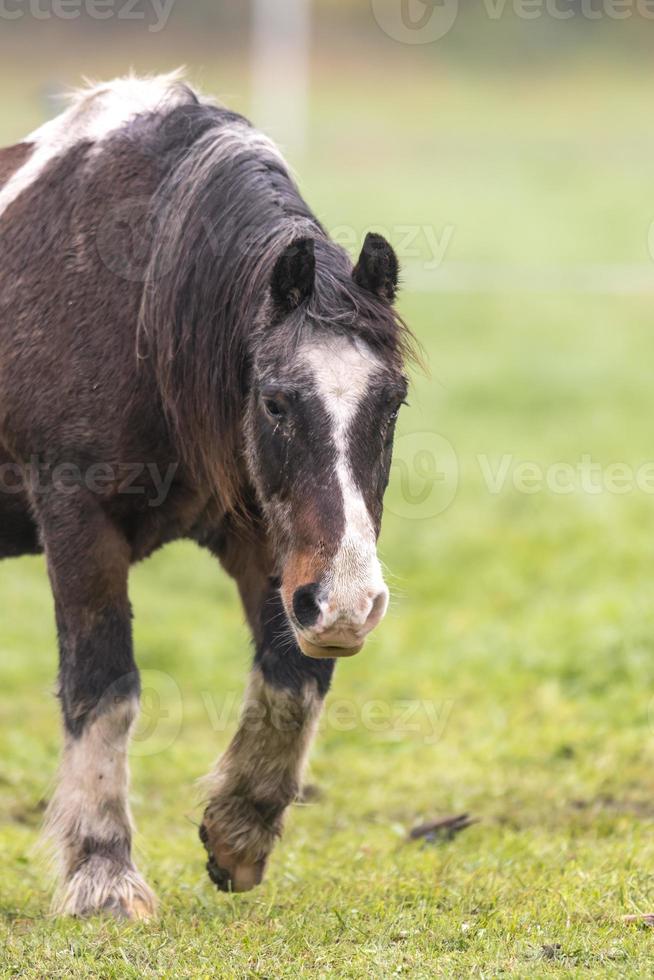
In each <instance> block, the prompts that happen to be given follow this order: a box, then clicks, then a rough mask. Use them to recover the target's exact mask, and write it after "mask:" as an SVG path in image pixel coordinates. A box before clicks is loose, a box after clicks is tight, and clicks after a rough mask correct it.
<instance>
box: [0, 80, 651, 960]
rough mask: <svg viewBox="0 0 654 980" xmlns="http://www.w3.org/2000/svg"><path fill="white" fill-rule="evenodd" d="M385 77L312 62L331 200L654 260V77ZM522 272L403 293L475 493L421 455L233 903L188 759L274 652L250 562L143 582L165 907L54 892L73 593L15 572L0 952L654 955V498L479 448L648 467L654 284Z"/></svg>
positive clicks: (1, 664)
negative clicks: (54, 821) (281, 811)
mask: <svg viewBox="0 0 654 980" xmlns="http://www.w3.org/2000/svg"><path fill="white" fill-rule="evenodd" d="M384 79H385V75H384V73H383V72H380V71H378V70H377V69H373V70H371V74H370V75H369V76H368V77H366V78H361V77H360V76H357V77H356V79H355V76H354V75H353V74H352V73H350V74H349V76H346V77H343V76H342V75H339V78H338V80H336V79H331V80H330V78H329V77H328V76H327V75H324V76H323V74H322V73H319V74H318V78H317V82H316V92H315V106H316V115H315V119H314V141H315V142H314V146H315V149H314V150H313V152H312V153H310V154H309V156H308V158H307V160H305V161H304V162H303V163H302V164H301V165H300V164H298V166H299V167H300V170H301V176H302V183H303V187H304V188H305V190H306V193H307V196H308V197H309V199H310V200H311V201H313V202H315V204H316V206H317V208H318V210H319V212H320V214H321V216H322V217H323V218H324V220H325V221H326V222H327V224H328V225H330V226H334V225H339V224H343V223H345V222H349V223H351V224H353V226H354V227H355V228H356V229H357V231H360V232H363V230H364V227H365V225H366V223H368V222H371V221H373V220H374V221H379V222H380V223H383V224H386V226H387V227H393V226H394V225H397V224H405V223H410V222H419V223H432V224H433V225H434V226H435V227H437V228H441V227H442V226H443V225H444V224H447V223H451V224H452V225H453V226H454V228H455V233H454V238H453V241H452V251H451V253H448V259H452V260H456V261H459V262H467V263H483V262H487V263H491V264H497V265H500V266H503V267H506V265H507V264H514V265H516V266H522V267H525V268H528V267H530V266H541V267H542V266H548V267H551V266H554V265H557V264H559V265H562V266H566V265H568V264H573V265H574V264H575V263H579V264H585V265H596V266H599V265H602V264H605V263H637V264H646V263H648V262H649V261H650V260H649V256H648V254H647V247H646V246H647V233H648V228H649V223H650V221H651V220H652V218H653V217H654V192H653V190H652V186H653V185H652V183H651V181H652V177H651V149H652V135H651V131H650V130H648V129H647V128H645V127H644V125H643V122H642V120H643V119H647V118H648V114H647V110H648V108H649V101H650V99H649V94H648V93H649V92H651V84H650V85H648V84H647V81H646V80H644V79H643V77H642V76H636V75H634V76H633V77H632V76H630V75H629V73H628V72H626V71H624V70H623V69H620V71H619V72H618V69H617V68H616V69H615V70H613V71H611V69H610V68H608V67H607V66H598V67H597V69H596V70H595V72H593V71H592V70H590V69H588V70H587V69H579V71H578V72H575V73H573V74H570V75H568V76H566V77H565V78H563V77H561V78H556V77H550V78H547V77H543V78H540V79H539V78H536V79H534V78H532V79H530V80H527V79H526V78H525V79H520V78H512V79H507V78H502V77H497V78H494V79H481V78H478V79H476V80H473V79H471V78H467V77H461V78H458V77H447V78H445V77H443V76H441V75H439V74H438V72H437V70H434V73H433V75H430V74H427V73H426V70H424V69H418V68H416V69H415V71H414V72H413V73H408V72H407V73H405V75H404V76H401V77H400V76H398V81H397V84H395V83H394V85H393V91H392V92H390V93H388V95H386V93H385V92H384V89H383V85H384ZM67 80H70V79H67ZM649 81H650V82H651V79H649ZM214 83H215V86H216V88H218V89H220V88H222V89H223V90H225V85H226V84H227V83H226V80H225V77H224V76H221V77H220V78H216V79H213V78H212V79H211V80H209V81H208V87H212V86H213V84H214ZM381 127H383V128H381ZM5 129H6V131H7V132H9V131H10V129H11V131H12V132H13V133H14V134H15V119H12V120H11V121H10V122H7V123H6V127H5ZM653 271H654V270H653ZM522 287H523V281H522V278H521V274H520V272H519V271H516V274H515V288H511V289H508V288H507V289H505V290H504V291H503V292H502V291H497V290H495V291H493V292H492V293H488V294H484V293H479V294H460V295H456V294H445V293H442V294H434V295H427V294H411V293H408V294H406V295H405V296H404V298H403V300H402V309H403V312H404V314H405V315H406V317H407V318H408V320H409V321H410V323H411V324H412V325H413V327H414V328H415V330H416V332H417V334H418V335H419V337H420V339H421V340H422V342H423V344H424V346H425V349H426V351H427V354H428V358H429V361H430V364H431V376H430V377H424V376H421V375H418V376H417V377H416V383H415V390H414V392H413V394H412V396H411V408H410V409H408V410H407V411H406V412H405V414H404V416H403V419H402V427H401V429H402V436H403V441H401V443H400V445H401V446H404V447H406V446H414V447H415V446H417V447H418V448H420V447H421V446H423V445H426V446H429V445H431V442H430V441H429V440H432V439H433V438H434V436H433V434H434V433H436V434H438V435H440V436H442V437H444V438H445V439H447V440H448V441H449V443H451V445H452V447H453V450H454V453H455V456H456V460H457V466H458V489H457V490H456V493H455V494H454V499H453V501H452V502H451V504H450V506H449V507H447V508H446V509H445V510H443V511H442V512H441V513H439V514H437V515H434V516H432V515H431V514H430V513H429V504H430V501H435V504H434V507H433V508H432V510H434V509H438V504H439V502H443V501H445V500H446V497H447V493H448V488H449V489H450V490H451V489H452V488H453V484H452V483H451V482H450V483H449V484H448V483H447V482H446V484H445V486H444V487H443V486H442V485H441V486H440V487H437V489H436V490H435V491H434V496H433V497H430V498H429V499H428V502H427V504H425V505H422V508H421V507H420V506H418V505H416V506H415V507H413V508H412V507H411V506H409V505H408V503H407V494H406V484H405V490H404V491H403V489H402V482H401V475H402V474H401V472H400V468H399V467H397V468H396V469H395V471H394V480H393V483H392V486H391V489H390V492H389V498H388V508H387V517H386V522H385V527H384V533H383V537H382V542H381V551H382V554H383V558H384V560H385V562H386V564H387V566H388V568H389V573H390V581H391V584H392V586H393V588H394V593H395V598H394V601H393V605H392V609H391V612H390V614H389V616H388V618H387V620H386V622H385V623H384V625H383V626H382V627H381V628H380V630H379V631H378V633H377V635H376V636H375V637H374V638H373V639H372V640H371V641H370V643H369V646H368V648H367V649H366V650H365V651H364V652H363V653H362V654H361V655H360V656H359V657H357V658H355V659H354V660H352V661H350V662H346V663H343V664H341V665H340V666H339V669H338V671H337V675H336V680H335V684H334V687H333V690H332V693H331V695H330V697H329V700H328V704H327V712H326V716H325V720H324V723H323V726H322V730H321V733H320V736H319V738H318V740H317V743H316V747H315V751H314V753H313V756H312V763H311V775H310V779H311V781H312V782H315V783H316V784H317V785H318V786H319V787H320V790H321V795H320V798H319V799H317V800H315V801H313V802H311V803H309V804H306V805H302V806H296V807H294V809H293V811H292V813H291V814H290V818H289V821H288V827H287V831H286V835H285V837H284V840H283V841H282V843H281V844H280V846H279V847H278V849H277V851H276V853H275V855H274V857H273V859H272V861H271V864H270V869H269V873H268V876H267V880H266V882H265V884H264V885H263V886H262V887H261V888H259V889H258V890H257V891H255V892H253V893H250V894H247V895H243V896H225V895H218V894H216V893H215V891H214V890H213V889H212V887H211V886H210V884H209V882H208V879H207V878H206V876H205V873H204V870H203V855H202V851H201V848H200V845H199V843H198V841H197V835H196V825H197V823H198V820H199V809H198V808H197V807H196V806H195V804H194V782H195V780H196V778H197V777H199V776H200V775H202V774H203V773H204V772H205V771H206V770H207V769H208V767H209V766H210V764H211V762H212V760H213V759H214V758H215V757H216V755H218V754H219V753H220V751H221V750H222V749H223V748H224V747H225V746H226V744H227V742H228V740H229V737H230V735H231V733H232V732H233V730H234V724H235V717H236V711H237V704H238V698H239V697H240V694H241V693H242V689H243V685H244V680H245V676H246V671H247V664H248V660H249V651H248V638H247V635H246V632H245V629H244V627H243V625H242V621H241V613H240V610H239V608H238V605H237V602H236V598H235V595H234V590H233V588H232V586H231V584H230V583H229V581H228V580H227V579H226V578H225V576H224V575H223V574H222V573H221V572H220V571H219V569H218V568H217V566H216V565H215V564H214V563H213V562H212V561H211V560H210V559H209V558H208V557H207V556H205V555H203V554H201V553H200V552H198V551H197V550H195V549H193V548H192V547H191V546H190V545H187V544H179V545H175V546H171V547H169V548H168V549H167V550H165V551H164V552H162V553H160V554H158V555H157V556H155V557H154V558H153V559H152V560H151V561H150V562H148V563H147V564H146V565H144V566H142V567H139V568H138V569H136V570H135V572H134V574H133V584H132V596H133V601H134V605H135V613H136V627H135V628H136V645H137V649H138V656H139V662H140V665H141V667H142V669H143V671H144V678H145V688H146V696H145V706H144V718H143V721H142V724H141V728H140V733H139V737H138V738H137V741H136V743H135V751H134V753H133V759H132V771H133V792H132V800H133V807H134V812H135V817H136V821H137V825H138V829H139V832H138V835H137V840H136V846H137V851H138V855H139V860H140V864H141V865H142V867H143V869H144V871H145V872H146V874H147V876H148V878H149V880H150V882H151V884H152V885H153V886H154V887H155V888H156V890H157V891H158V893H159V895H160V898H161V916H160V918H159V920H158V921H156V922H154V923H151V924H147V925H128V926H121V925H117V924H114V923H113V922H106V921H101V920H96V921H90V922H72V921H62V922H54V921H52V920H50V919H49V918H48V917H47V909H48V902H49V895H50V885H49V882H48V879H47V877H46V876H45V874H44V864H43V863H42V861H41V859H39V858H38V857H37V856H36V855H35V854H34V845H35V842H36V840H37V837H38V826H39V822H40V819H41V809H42V802H43V800H44V799H47V797H48V795H49V793H50V792H51V787H52V782H53V778H54V773H55V768H56V760H57V755H58V750H59V742H60V737H59V722H58V716H57V708H56V703H55V701H54V698H53V697H52V696H51V693H52V688H53V678H54V673H55V638H54V628H53V622H52V603H51V599H50V596H49V592H48V587H47V582H46V577H45V572H44V569H43V564H42V562H41V561H40V560H36V559H34V560H33V559H29V560H27V559H26V560H21V561H18V562H13V563H5V564H4V565H2V566H0V595H1V597H2V609H3V613H2V630H1V637H0V843H1V847H2V861H3V869H2V886H1V887H0V946H1V948H2V952H1V953H0V963H1V970H2V971H3V972H2V975H6V976H16V975H20V976H24V977H29V978H37V977H39V978H40V977H43V976H49V977H50V976H51V977H87V976H102V977H132V976H133V977H141V976H146V977H149V976H153V977H154V976H171V977H172V976H184V977H187V976H188V977H200V976H207V977H209V976H215V975H218V976H225V977H231V976H260V977H272V976H274V977H295V976H326V977H330V976H339V977H340V976H344V977H366V976H371V977H378V976H383V977H386V976H393V975H402V974H405V975H409V976H412V977H428V976H434V975H436V976H442V977H460V976H478V977H494V976H511V977H532V976H538V977H541V976H543V977H545V976H550V975H554V976H562V977H573V976H596V975H606V976H615V977H624V976H629V977H640V976H643V977H645V976H650V975H651V949H652V942H653V941H654V937H653V936H652V933H651V932H650V931H649V930H648V928H647V927H645V926H642V925H630V924H625V922H624V921H623V917H624V916H625V915H627V914H632V913H638V912H649V911H654V836H653V833H652V832H653V830H654V798H653V795H652V789H653V783H654V779H653V777H652V766H653V763H654V735H653V727H652V726H653V724H654V697H653V695H654V605H653V603H652V585H651V583H652V559H653V557H654V544H653V542H654V499H653V497H652V494H649V493H644V492H639V491H638V490H635V491H633V492H630V493H626V494H612V493H608V492H604V493H600V494H592V493H585V492H583V490H581V489H578V490H576V491H575V492H573V493H571V494H567V495H561V494H556V493H553V492H551V491H547V490H544V491H542V492H538V493H533V494H527V493H522V492H519V490H518V489H516V488H515V487H514V485H513V483H512V482H511V480H510V479H509V480H508V481H507V483H506V485H505V486H504V488H503V489H502V490H501V491H500V492H498V493H491V492H490V491H489V489H488V486H487V484H486V482H485V480H484V477H483V469H482V465H483V462H482V461H480V457H483V458H484V460H488V461H490V462H489V465H490V466H491V467H492V469H493V470H495V469H496V468H497V465H498V462H499V461H500V460H501V458H502V456H503V455H504V454H510V455H511V456H512V457H513V463H514V464H515V465H517V464H518V463H519V462H521V461H523V462H524V461H532V462H536V463H537V464H538V465H539V466H540V467H542V468H544V469H545V468H547V467H548V466H550V465H554V464H558V463H566V462H567V463H570V464H573V465H575V466H576V465H577V464H578V462H579V461H580V460H581V459H582V457H583V456H584V455H587V456H590V457H592V460H593V461H594V462H596V463H599V464H601V465H602V466H603V467H608V466H609V465H610V464H613V463H616V462H622V463H625V464H627V465H629V466H632V467H637V466H639V465H640V464H642V463H643V462H644V461H647V460H649V459H651V458H653V454H654V440H653V438H652V425H651V417H652V384H651V371H652V368H651V365H652V360H653V358H654V334H653V332H652V326H651V325H652V298H651V296H629V295H623V296H620V295H617V296H602V295H592V294H588V295H586V294H582V293H574V292H570V293H557V292H543V293H534V292H530V291H528V290H524V289H523V288H522ZM411 433H423V435H422V436H418V437H414V439H415V441H414V442H411V441H410V440H409V439H408V438H407V437H408V436H410V434H411ZM425 433H426V434H427V435H424V434H425ZM403 452H404V456H403V457H402V458H404V459H405V461H406V463H407V465H408V467H409V469H408V476H409V478H410V483H409V488H410V492H411V493H412V494H419V492H420V491H421V490H422V489H423V487H422V484H421V482H420V477H419V475H418V474H417V473H416V472H415V470H414V471H412V469H411V467H412V466H413V465H414V464H415V463H416V457H415V454H414V455H412V454H411V453H410V452H409V453H408V454H407V452H406V451H405V450H403ZM441 462H442V461H441ZM404 475H405V478H406V476H407V472H405V474H404ZM451 477H452V473H451V471H450V479H451ZM407 701H409V702H413V703H414V704H415V705H416V709H415V713H414V715H413V716H412V717H411V719H409V723H410V724H416V725H417V730H415V731H413V730H408V729H407V719H404V721H403V719H402V716H401V715H402V712H403V711H406V702H407ZM375 702H381V705H380V704H375ZM464 811H468V812H470V813H471V814H472V815H473V816H474V817H475V818H477V820H478V822H477V823H475V824H474V825H473V826H472V827H470V828H469V829H468V830H466V831H464V832H463V833H462V834H461V835H459V836H458V837H456V838H455V839H453V840H451V841H449V842H442V843H434V844H420V843H410V844H409V843H407V842H406V834H407V831H408V830H409V829H410V828H411V827H412V826H414V825H415V824H416V823H419V822H420V821H422V820H425V819H429V818H431V817H438V816H442V815H448V814H455V813H460V812H464Z"/></svg>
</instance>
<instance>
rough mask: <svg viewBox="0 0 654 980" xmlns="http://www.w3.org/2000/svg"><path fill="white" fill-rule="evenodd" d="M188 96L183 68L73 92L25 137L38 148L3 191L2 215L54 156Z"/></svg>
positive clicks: (0, 211) (179, 101)
mask: <svg viewBox="0 0 654 980" xmlns="http://www.w3.org/2000/svg"><path fill="white" fill-rule="evenodd" d="M189 100H190V95H189V89H188V88H187V87H186V86H185V85H183V84H182V83H181V73H180V72H172V73H171V74H168V75H159V76H156V77H153V78H136V77H134V76H128V77H126V78H116V79H114V80H113V81H112V82H106V83H104V84H101V85H96V86H94V87H91V88H87V89H83V90H81V91H79V92H75V93H74V94H73V96H72V103H71V105H70V106H69V108H68V109H66V110H65V112H62V113H61V115H59V116H56V117H55V118H54V119H51V120H50V121H49V122H47V123H44V125H43V126H40V127H39V128H38V129H36V130H34V132H33V133H30V134H29V136H26V137H25V139H24V140H23V142H24V143H32V144H33V146H34V149H33V151H32V154H31V156H30V157H29V158H28V159H27V160H26V161H25V163H24V164H23V165H22V167H19V168H18V170H16V171H15V173H14V174H12V176H11V177H10V179H9V180H8V181H7V183H6V184H5V185H4V187H3V188H2V189H1V190H0V216H1V215H2V214H3V212H4V211H5V210H6V209H7V208H8V207H9V205H10V204H11V203H12V201H15V200H16V198H17V197H18V196H19V195H20V194H22V193H23V191H24V190H26V189H27V188H28V187H29V186H30V185H31V184H33V183H34V182H35V181H36V180H37V179H38V178H39V176H40V174H41V173H42V172H43V171H44V169H45V168H46V166H47V165H48V164H49V163H50V161H51V160H53V159H54V158H55V157H57V156H59V155H60V154H62V153H65V152H66V151H68V150H69V149H71V147H73V146H74V145H75V144H76V143H79V142H80V141H81V140H91V141H92V142H94V143H99V142H101V141H102V140H104V139H106V137H107V136H109V135H110V134H111V133H114V132H116V130H118V129H121V128H122V127H123V126H125V125H126V124H127V123H128V122H129V121H130V120H131V119H133V118H134V117H135V116H138V115H139V114H140V113H143V112H154V111H155V110H157V109H164V108H172V107H174V106H176V105H182V104H184V103H185V102H189Z"/></svg>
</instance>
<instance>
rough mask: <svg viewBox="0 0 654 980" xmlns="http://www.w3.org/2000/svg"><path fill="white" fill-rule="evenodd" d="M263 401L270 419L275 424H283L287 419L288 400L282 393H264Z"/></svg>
mask: <svg viewBox="0 0 654 980" xmlns="http://www.w3.org/2000/svg"><path fill="white" fill-rule="evenodd" d="M261 401H262V404H263V407H264V409H265V412H266V415H268V417H269V418H270V419H271V420H272V421H273V422H277V423H278V422H281V421H282V420H283V419H284V418H285V417H286V411H287V408H288V400H287V398H286V396H285V395H284V394H283V393H282V392H280V391H271V392H266V391H262V393H261Z"/></svg>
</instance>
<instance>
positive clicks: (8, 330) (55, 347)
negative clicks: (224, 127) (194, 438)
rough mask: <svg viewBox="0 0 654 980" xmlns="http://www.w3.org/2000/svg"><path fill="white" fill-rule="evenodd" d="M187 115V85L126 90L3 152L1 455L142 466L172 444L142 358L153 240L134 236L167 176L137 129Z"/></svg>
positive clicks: (74, 108) (72, 111)
mask: <svg viewBox="0 0 654 980" xmlns="http://www.w3.org/2000/svg"><path fill="white" fill-rule="evenodd" d="M186 103H197V98H196V96H195V95H194V94H193V93H192V92H191V90H190V89H188V88H187V87H186V86H184V85H182V84H181V83H180V82H179V81H178V79H177V78H176V77H175V76H173V77H171V76H165V77H163V78H157V79H154V78H153V79H145V80H137V79H131V78H128V79H119V80H118V81H116V82H112V83H108V84H107V85H102V86H98V87H96V88H94V89H91V90H89V91H88V92H85V93H81V94H79V95H78V96H76V97H75V99H74V101H73V103H72V105H71V106H70V107H69V108H68V109H66V110H65V112H63V113H62V114H61V115H59V116H57V117H56V118H54V119H52V120H50V121H49V122H47V123H45V124H44V125H43V126H41V127H40V128H39V129H37V130H35V131H34V132H33V133H31V134H30V135H29V136H28V137H26V140H25V142H23V143H19V144H16V146H12V147H8V148H6V149H4V150H1V151H0V450H1V449H2V446H3V445H4V446H6V447H11V453H12V455H15V456H16V457H18V458H21V459H23V460H25V459H28V458H29V457H30V456H31V455H32V454H34V453H42V452H44V451H45V450H47V451H48V452H49V453H51V454H52V455H53V456H55V457H62V456H63V457H64V458H66V459H68V458H75V457H76V456H77V455H78V454H81V455H83V456H84V458H87V459H90V460H95V459H104V458H107V456H115V454H116V453H119V452H120V453H123V454H124V456H123V457H122V458H125V457H126V458H130V457H131V456H132V455H133V454H134V453H136V452H139V451H141V450H140V448H139V446H138V445H135V443H139V442H141V441H142V438H149V437H150V436H154V434H156V436H157V441H158V440H159V436H160V430H161V428H162V420H161V418H160V417H159V412H158V405H157V397H156V391H155V390H154V385H153V379H152V377H151V376H150V372H149V371H148V365H147V364H145V365H140V368H139V362H138V359H137V354H136V334H137V323H138V311H139V306H140V300H141V294H142V291H143V283H144V278H145V277H144V274H143V273H144V272H145V266H144V265H143V266H142V262H143V257H142V256H141V255H140V253H139V246H140V245H141V235H142V233H143V229H142V228H141V227H140V226H139V224H138V220H137V223H136V224H135V225H133V226H130V228H129V229H128V235H127V236H125V232H124V229H123V227H122V226H123V224H124V223H125V221H128V222H129V219H130V217H131V216H132V215H133V214H134V209H135V207H136V208H137V219H138V214H139V213H140V214H141V215H143V212H142V211H141V212H138V204H139V203H142V202H143V201H144V200H148V199H149V197H150V196H151V195H152V193H154V191H155V190H156V188H157V185H158V182H159V181H160V179H161V162H160V160H158V159H157V158H156V156H154V155H152V154H150V155H148V153H147V151H144V150H143V147H142V145H141V143H140V141H139V139H138V138H134V137H133V131H132V130H131V129H130V124H131V122H132V121H133V120H134V119H136V118H137V117H143V118H150V117H151V116H152V114H155V115H157V114H158V115H160V116H161V118H164V117H165V115H166V112H167V111H168V110H171V109H174V108H175V107H176V106H178V105H183V104H186ZM157 117H158V116H157ZM156 126H157V123H156V122H155V123H154V128H155V129H156ZM124 134H129V138H123V137H124ZM126 202H127V204H126ZM135 202H136V203H135ZM130 246H134V251H133V254H132V253H130V252H129V248H130ZM139 263H141V264H139ZM127 440H129V442H130V445H129V446H126V445H125V443H126V441H127Z"/></svg>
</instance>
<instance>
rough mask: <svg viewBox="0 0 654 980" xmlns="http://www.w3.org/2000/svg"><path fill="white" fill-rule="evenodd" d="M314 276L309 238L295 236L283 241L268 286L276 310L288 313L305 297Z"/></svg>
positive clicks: (313, 262) (311, 289) (314, 267)
mask: <svg viewBox="0 0 654 980" xmlns="http://www.w3.org/2000/svg"><path fill="white" fill-rule="evenodd" d="M315 278H316V256H315V253H314V245H313V238H296V239H295V241H294V242H291V244H290V245H287V246H286V248H285V249H284V251H283V252H282V254H281V255H280V256H279V258H278V259H277V261H276V263H275V268H274V269H273V274H272V280H271V283H270V290H271V293H272V298H273V303H274V304H275V308H276V309H277V310H278V312H280V313H282V314H286V313H290V312H291V310H294V309H295V308H296V307H298V306H299V305H300V303H302V302H303V301H304V300H305V299H308V298H309V296H311V293H312V292H313V286H314V283H315Z"/></svg>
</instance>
